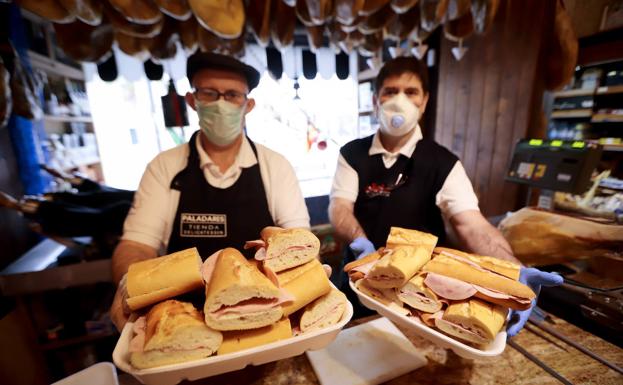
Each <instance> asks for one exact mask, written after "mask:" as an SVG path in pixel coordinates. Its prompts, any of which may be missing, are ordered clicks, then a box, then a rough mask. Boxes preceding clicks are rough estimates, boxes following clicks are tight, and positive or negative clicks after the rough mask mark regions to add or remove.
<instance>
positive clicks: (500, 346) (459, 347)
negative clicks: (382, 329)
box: [349, 281, 506, 359]
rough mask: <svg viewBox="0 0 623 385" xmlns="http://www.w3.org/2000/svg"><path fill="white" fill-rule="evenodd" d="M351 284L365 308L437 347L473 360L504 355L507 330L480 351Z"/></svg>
mask: <svg viewBox="0 0 623 385" xmlns="http://www.w3.org/2000/svg"><path fill="white" fill-rule="evenodd" d="M349 284H350V287H351V289H353V291H354V292H355V293H356V294H357V297H359V301H361V303H362V304H363V306H365V307H367V308H368V309H371V310H375V311H376V312H378V313H379V314H381V315H383V316H385V317H387V318H389V319H390V320H392V321H393V322H395V323H397V324H398V325H400V326H403V327H405V328H408V329H409V330H411V331H413V332H414V333H416V334H418V335H420V336H422V337H424V338H426V339H427V340H429V341H431V342H433V343H434V344H435V345H438V346H441V347H443V348H446V349H451V350H452V351H454V352H455V353H456V354H457V355H459V356H461V357H465V358H472V359H474V358H482V357H494V356H498V355H500V354H502V352H503V351H504V348H505V347H506V331H505V330H502V331H501V332H499V333H498V335H497V336H495V339H494V340H493V341H492V342H491V343H490V344H489V345H487V346H485V347H484V348H483V349H478V348H475V347H473V346H470V345H467V344H464V343H463V342H461V341H459V340H456V339H454V338H452V337H449V336H447V335H445V334H443V333H442V332H440V331H438V330H436V329H433V328H431V327H429V326H427V325H426V324H424V323H423V322H422V321H421V320H420V319H419V318H418V317H407V316H404V315H402V314H400V313H398V312H396V311H394V310H392V309H390V308H388V307H387V306H385V305H383V304H382V303H381V302H379V301H377V300H375V299H374V298H372V297H370V296H368V295H366V294H364V293H362V292H361V291H359V290H357V288H356V287H355V284H354V283H353V282H352V281H349Z"/></svg>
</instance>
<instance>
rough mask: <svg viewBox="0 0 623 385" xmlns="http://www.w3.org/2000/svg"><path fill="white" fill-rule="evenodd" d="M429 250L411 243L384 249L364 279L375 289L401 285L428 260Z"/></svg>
mask: <svg viewBox="0 0 623 385" xmlns="http://www.w3.org/2000/svg"><path fill="white" fill-rule="evenodd" d="M429 249H430V251H429ZM431 252H432V247H430V248H429V247H420V246H411V245H396V246H394V247H393V248H391V249H385V250H384V251H383V256H382V257H381V259H379V260H378V261H377V262H376V263H375V264H374V266H373V267H372V268H371V269H370V271H369V272H368V274H367V275H366V278H365V280H366V282H367V283H368V285H369V286H372V287H374V288H377V289H390V288H396V287H402V286H404V284H405V283H407V281H408V280H409V279H411V277H413V276H414V275H415V273H416V272H417V271H418V270H420V269H421V268H422V266H424V264H425V263H426V262H428V261H429V260H430V256H431Z"/></svg>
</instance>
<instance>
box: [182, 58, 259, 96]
mask: <svg viewBox="0 0 623 385" xmlns="http://www.w3.org/2000/svg"><path fill="white" fill-rule="evenodd" d="M204 69H219V70H228V71H232V72H236V73H239V74H240V75H242V76H244V77H245V79H247V86H248V87H249V91H251V90H252V89H254V88H255V87H257V85H258V83H259V82H260V73H259V72H258V71H257V70H256V69H255V68H253V67H251V66H250V65H248V64H245V63H243V62H241V61H240V60H238V59H236V58H233V57H231V56H227V55H221V54H218V53H212V52H200V51H197V52H195V53H194V54H192V55H191V56H190V57H189V58H188V61H187V62H186V76H187V77H188V81H190V82H191V83H192V81H193V77H194V76H195V74H196V73H197V72H199V71H201V70H204Z"/></svg>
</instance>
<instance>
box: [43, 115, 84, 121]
mask: <svg viewBox="0 0 623 385" xmlns="http://www.w3.org/2000/svg"><path fill="white" fill-rule="evenodd" d="M43 120H45V121H48V122H61V123H74V122H78V123H93V118H92V117H90V116H70V115H45V116H44V117H43Z"/></svg>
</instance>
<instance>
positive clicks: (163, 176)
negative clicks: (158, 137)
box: [111, 52, 309, 329]
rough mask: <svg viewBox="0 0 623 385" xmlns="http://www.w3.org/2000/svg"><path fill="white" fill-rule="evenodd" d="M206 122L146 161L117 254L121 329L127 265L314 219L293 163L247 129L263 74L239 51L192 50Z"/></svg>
mask: <svg viewBox="0 0 623 385" xmlns="http://www.w3.org/2000/svg"><path fill="white" fill-rule="evenodd" d="M186 73H187V76H188V80H189V81H190V84H191V86H192V90H193V92H192V93H190V92H189V93H187V94H186V101H187V103H188V104H189V105H190V106H191V107H192V109H193V110H195V111H196V112H197V116H198V118H199V127H200V130H199V131H197V132H196V133H195V134H193V136H192V137H191V139H190V141H189V142H188V143H187V144H183V145H181V146H178V147H175V148H173V149H171V150H168V151H165V152H162V153H161V154H159V155H158V156H156V158H154V160H152V161H151V162H150V163H149V165H148V166H147V170H146V171H145V173H144V174H143V178H142V179H141V183H140V186H139V188H138V190H137V192H136V195H135V197H134V203H133V205H132V209H131V210H130V212H129V214H128V217H127V219H126V221H125V224H124V233H123V236H122V238H121V242H120V243H119V245H118V246H117V248H116V250H115V252H114V254H113V258H112V268H113V279H114V280H115V282H120V281H121V282H122V283H121V284H120V289H118V290H117V293H116V295H115V301H114V303H113V306H112V308H111V318H112V320H113V322H114V323H115V325H116V326H117V327H118V328H119V329H121V328H122V327H123V324H124V323H125V322H126V320H127V318H126V317H127V313H125V314H124V312H123V309H122V292H123V291H124V288H123V285H124V284H123V282H124V281H125V280H123V279H122V277H123V276H124V274H125V273H126V272H127V270H128V266H129V265H130V264H132V263H134V262H138V261H141V260H144V259H148V258H154V257H156V256H158V255H160V254H170V253H173V252H175V251H179V250H183V249H186V248H190V247H197V249H198V250H199V254H200V255H201V257H202V258H203V259H205V258H207V257H209V256H210V255H211V254H212V253H214V252H215V251H217V250H220V249H222V248H225V247H234V248H236V249H239V250H242V248H243V245H244V243H245V241H248V240H252V239H257V238H258V236H259V233H260V230H261V229H262V228H264V227H265V226H272V225H274V226H281V227H285V228H290V227H307V228H308V227H309V214H308V213H307V208H306V206H305V202H304V200H303V197H302V195H301V190H300V188H299V184H298V180H297V179H296V175H295V173H294V170H293V168H292V166H291V165H290V164H289V163H288V161H287V160H286V159H285V158H284V157H283V156H281V155H280V154H278V153H276V152H274V151H271V150H269V149H268V148H266V147H264V146H261V145H259V144H255V143H253V142H252V141H251V140H249V139H248V138H247V137H246V135H245V133H244V125H245V115H246V114H247V113H249V112H250V111H251V110H253V107H254V106H255V101H254V100H253V99H251V98H249V97H248V93H249V91H251V90H252V89H253V88H254V87H256V86H257V84H258V83H259V79H260V74H259V73H258V72H257V71H256V70H255V69H254V68H253V67H251V66H248V65H246V64H244V63H242V62H240V61H238V60H236V59H234V58H232V57H229V56H225V55H219V54H214V53H204V52H198V53H195V54H193V55H192V56H191V57H189V58H188V62H187V66H186Z"/></svg>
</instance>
